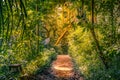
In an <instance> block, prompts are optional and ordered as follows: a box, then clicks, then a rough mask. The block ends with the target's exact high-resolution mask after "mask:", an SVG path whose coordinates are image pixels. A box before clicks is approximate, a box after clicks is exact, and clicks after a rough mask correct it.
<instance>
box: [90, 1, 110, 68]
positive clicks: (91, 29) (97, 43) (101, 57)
mask: <svg viewBox="0 0 120 80" xmlns="http://www.w3.org/2000/svg"><path fill="white" fill-rule="evenodd" d="M90 31H91V34H92V37H93V39H94V41H95V43H96V47H97V51H98V54H99V57H100V59H101V61H102V62H103V64H104V66H105V68H106V69H107V68H108V64H107V62H106V60H105V57H104V55H103V52H102V50H101V48H100V44H99V41H98V39H97V37H96V34H95V30H94V0H92V26H91V28H90Z"/></svg>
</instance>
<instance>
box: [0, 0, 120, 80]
mask: <svg viewBox="0 0 120 80" xmlns="http://www.w3.org/2000/svg"><path fill="white" fill-rule="evenodd" d="M119 4H120V1H119V0H67V1H66V0H27V1H24V0H11V1H10V0H0V59H1V61H0V75H6V74H7V75H9V73H8V72H6V70H8V67H7V66H8V65H10V64H14V63H22V64H24V65H23V67H24V70H23V71H24V73H30V74H36V73H37V72H39V71H41V70H42V69H43V67H45V65H46V64H45V62H48V64H49V63H50V62H49V59H51V56H52V57H55V55H56V54H55V53H59V54H63V53H64V54H66V53H69V54H70V55H71V56H72V57H73V59H74V60H75V63H76V65H77V66H76V68H78V70H80V71H81V72H82V74H83V75H84V76H85V78H86V79H88V80H119V79H120V77H119V75H120V64H119V60H120V14H119V13H120V10H119V9H120V5H119ZM48 37H49V38H50V44H49V46H48V47H47V48H45V47H44V45H43V44H42V42H43V41H44V40H45V39H46V38H48ZM53 48H54V49H55V50H54V49H53ZM43 56H44V57H43ZM37 64H38V65H37ZM33 65H34V66H33ZM41 65H43V66H41ZM24 73H22V74H21V75H23V74H24ZM10 77H11V75H10Z"/></svg>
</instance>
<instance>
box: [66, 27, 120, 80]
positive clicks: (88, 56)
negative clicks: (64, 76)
mask: <svg viewBox="0 0 120 80" xmlns="http://www.w3.org/2000/svg"><path fill="white" fill-rule="evenodd" d="M82 31H83V28H80V27H78V28H77V29H76V30H75V31H74V32H73V33H72V34H71V35H70V36H69V38H68V39H69V53H70V55H71V56H72V57H73V59H74V60H75V63H76V64H77V66H76V67H78V68H79V70H80V71H81V73H82V74H83V75H84V77H85V79H86V80H119V79H120V77H119V75H120V64H119V60H120V57H119V56H120V52H119V51H118V50H117V49H115V48H114V47H112V49H110V52H108V55H109V59H108V63H109V68H108V69H105V67H104V65H103V63H102V61H101V60H100V58H99V55H98V54H97V52H96V50H95V47H93V44H92V43H93V42H92V38H91V37H90V33H89V32H82ZM98 36H99V37H100V34H98ZM101 39H102V37H101ZM110 55H111V56H110Z"/></svg>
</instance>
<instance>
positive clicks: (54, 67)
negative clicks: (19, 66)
mask: <svg viewBox="0 0 120 80" xmlns="http://www.w3.org/2000/svg"><path fill="white" fill-rule="evenodd" d="M73 67H74V66H73V62H72V59H71V57H70V56H69V55H58V56H57V59H56V60H55V61H53V63H52V64H51V67H50V68H47V69H45V70H44V71H43V72H42V73H40V74H38V75H36V76H35V79H30V80H84V79H83V76H81V75H80V74H78V71H76V70H74V68H73Z"/></svg>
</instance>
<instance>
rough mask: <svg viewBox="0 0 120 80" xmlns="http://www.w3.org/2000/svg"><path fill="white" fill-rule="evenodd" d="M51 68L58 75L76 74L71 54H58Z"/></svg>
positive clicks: (70, 75)
mask: <svg viewBox="0 0 120 80" xmlns="http://www.w3.org/2000/svg"><path fill="white" fill-rule="evenodd" d="M51 68H52V70H53V74H54V75H55V76H57V77H73V75H74V69H73V63H72V59H71V57H70V56H69V55H58V56H57V59H56V60H55V61H54V62H53V63H52V67H51Z"/></svg>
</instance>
